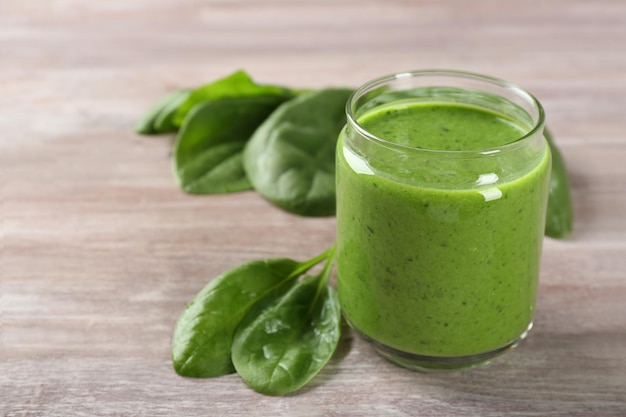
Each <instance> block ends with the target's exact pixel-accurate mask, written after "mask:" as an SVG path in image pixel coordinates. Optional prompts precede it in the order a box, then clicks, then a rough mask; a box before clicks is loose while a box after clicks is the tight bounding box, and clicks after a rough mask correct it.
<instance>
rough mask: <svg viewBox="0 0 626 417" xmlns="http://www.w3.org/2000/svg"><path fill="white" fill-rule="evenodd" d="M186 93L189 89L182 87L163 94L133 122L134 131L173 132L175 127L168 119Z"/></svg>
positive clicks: (147, 133)
mask: <svg viewBox="0 0 626 417" xmlns="http://www.w3.org/2000/svg"><path fill="white" fill-rule="evenodd" d="M188 95H189V90H184V89H183V90H177V91H174V92H171V93H169V94H167V95H165V96H164V97H163V98H161V99H160V100H159V101H158V102H157V103H156V104H155V105H154V106H152V107H151V108H150V109H149V110H148V111H147V112H146V113H145V114H144V115H143V116H142V117H141V119H140V120H139V121H138V122H137V123H136V124H135V132H136V133H140V134H143V135H156V134H160V133H169V132H175V131H176V129H177V128H176V126H174V125H173V124H170V121H171V120H172V118H173V115H174V114H175V112H176V109H178V106H179V105H180V103H182V102H183V101H184V100H186V98H187V96H188Z"/></svg>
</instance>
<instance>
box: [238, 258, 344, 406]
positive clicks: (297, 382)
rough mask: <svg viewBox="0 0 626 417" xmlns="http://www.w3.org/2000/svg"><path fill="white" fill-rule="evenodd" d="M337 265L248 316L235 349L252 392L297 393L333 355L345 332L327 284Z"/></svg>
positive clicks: (296, 285)
mask: <svg viewBox="0 0 626 417" xmlns="http://www.w3.org/2000/svg"><path fill="white" fill-rule="evenodd" d="M332 263H333V260H332V259H329V260H328V261H327V263H326V265H325V267H324V270H323V271H322V272H321V273H320V274H319V275H318V276H309V277H306V278H305V279H303V280H302V281H300V282H298V283H297V284H295V285H294V286H293V287H291V289H290V290H289V291H288V292H287V293H286V294H285V295H284V296H282V297H277V298H275V299H274V301H273V303H272V304H270V305H269V306H263V309H262V311H261V312H260V313H258V312H257V309H255V310H254V312H253V313H251V314H248V315H247V316H246V318H245V319H244V321H243V322H242V323H241V324H240V326H239V328H238V329H237V332H236V333H235V337H234V339H233V346H232V359H233V364H234V365H235V369H236V370H237V372H238V373H239V375H240V376H241V377H242V378H243V380H244V381H245V382H246V384H248V385H249V386H250V387H251V388H252V389H254V390H255V391H258V392H260V393H263V394H267V395H284V394H288V393H290V392H293V391H296V390H298V389H299V388H301V387H303V386H304V385H305V384H307V383H308V382H309V381H310V380H311V379H313V378H314V377H315V375H317V374H318V373H319V371H320V370H321V369H322V368H323V367H324V365H326V363H327V362H328V360H329V359H330V358H331V356H332V355H333V353H334V351H335V349H336V347H337V343H338V342H339V337H340V333H341V312H340V307H339V299H338V297H337V294H336V292H335V291H334V290H333V289H332V287H330V285H328V277H329V275H330V271H331V269H332Z"/></svg>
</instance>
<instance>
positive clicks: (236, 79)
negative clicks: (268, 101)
mask: <svg viewBox="0 0 626 417" xmlns="http://www.w3.org/2000/svg"><path fill="white" fill-rule="evenodd" d="M251 96H277V97H282V101H284V100H287V99H289V98H291V97H293V93H292V92H291V90H289V89H287V88H283V87H279V86H274V85H260V84H256V83H255V82H254V81H253V80H252V78H250V76H249V75H248V74H247V73H246V72H245V71H243V70H239V71H235V72H234V73H232V74H230V75H228V76H226V77H224V78H220V79H219V80H217V81H214V82H211V83H209V84H205V85H203V86H201V87H198V88H196V89H195V90H193V91H192V92H191V94H189V96H188V97H187V99H186V100H185V101H184V102H183V103H182V104H180V106H179V107H178V111H177V112H176V116H175V117H174V124H176V125H178V126H180V125H182V124H183V122H184V120H185V117H187V114H188V113H189V112H190V111H191V109H193V108H194V107H195V106H196V105H198V104H200V103H203V102H206V101H213V100H219V99H222V98H225V97H251Z"/></svg>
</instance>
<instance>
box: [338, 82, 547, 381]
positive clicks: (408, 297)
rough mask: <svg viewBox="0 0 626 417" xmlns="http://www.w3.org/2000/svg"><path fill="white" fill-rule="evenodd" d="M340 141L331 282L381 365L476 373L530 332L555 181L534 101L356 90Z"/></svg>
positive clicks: (382, 86) (479, 87) (452, 91)
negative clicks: (474, 369)
mask: <svg viewBox="0 0 626 417" xmlns="http://www.w3.org/2000/svg"><path fill="white" fill-rule="evenodd" d="M346 111H347V124H346V126H345V127H344V129H343V130H342V132H341V134H340V137H339V140H338V144H337V146H338V147H337V173H336V175H337V272H338V276H337V286H338V291H339V298H340V301H341V306H342V311H343V313H344V316H345V318H346V319H347V321H348V322H349V324H350V325H351V326H352V327H353V328H354V329H355V330H356V331H357V332H358V333H359V334H360V335H362V336H363V337H364V338H365V339H366V340H368V341H370V342H371V343H372V344H373V345H374V347H375V348H376V350H377V351H378V352H379V353H381V354H382V355H383V356H384V357H386V358H387V359H389V360H391V361H393V362H395V363H397V364H399V365H401V366H404V367H407V368H410V369H415V370H421V371H444V370H452V369H459V368H467V367H472V366H476V365H479V364H482V363H484V362H486V361H489V360H490V359H492V358H494V357H496V356H497V355H499V354H501V353H502V352H504V351H506V350H508V349H510V348H512V347H514V346H516V345H517V344H518V342H519V341H520V340H522V339H523V338H524V337H525V336H526V334H527V332H528V331H529V330H530V328H531V327H532V322H533V316H534V311H535V301H536V293H537V285H538V275H539V264H540V258H541V246H542V238H543V233H544V224H545V211H546V205H547V198H548V186H549V177H550V164H551V161H550V151H549V147H548V145H547V143H546V140H545V138H544V136H543V129H544V112H543V109H542V107H541V104H540V103H539V102H538V101H537V100H536V99H535V98H534V97H533V96H532V95H531V94H529V93H528V92H526V91H525V90H523V89H521V88H519V87H517V86H514V85H512V84H510V83H508V82H505V81H502V80H499V79H495V78H491V77H487V76H484V75H479V74H473V73H467V72H459V71H447V70H425V71H414V72H405V73H398V74H392V75H388V76H385V77H382V78H378V79H376V80H373V81H371V82H368V83H366V84H365V85H363V86H362V87H360V88H358V89H357V90H355V92H354V93H353V94H352V96H351V97H350V99H349V101H348V104H347V106H346Z"/></svg>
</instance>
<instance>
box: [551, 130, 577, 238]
mask: <svg viewBox="0 0 626 417" xmlns="http://www.w3.org/2000/svg"><path fill="white" fill-rule="evenodd" d="M544 136H545V137H546V139H547V141H548V144H549V145H550V152H551V153H552V172H551V176H550V192H549V194H548V208H547V212H546V229H545V233H546V236H549V237H552V238H555V239H563V238H565V237H567V236H568V235H569V234H570V233H571V232H572V227H573V223H574V214H573V209H572V197H571V194H570V184H569V177H568V173H567V168H566V166H565V161H564V160H563V156H562V155H561V152H560V151H559V149H558V148H557V146H556V144H555V143H554V139H553V138H552V134H551V133H550V131H548V129H545V131H544Z"/></svg>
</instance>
